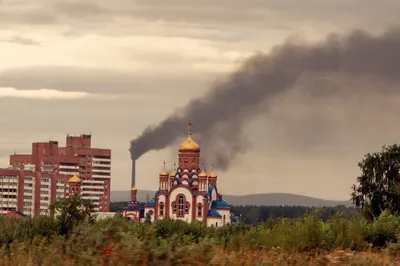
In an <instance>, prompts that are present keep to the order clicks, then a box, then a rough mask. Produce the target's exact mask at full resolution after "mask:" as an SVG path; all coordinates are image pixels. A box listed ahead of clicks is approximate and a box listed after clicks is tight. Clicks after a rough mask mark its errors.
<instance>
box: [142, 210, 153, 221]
mask: <svg viewBox="0 0 400 266" xmlns="http://www.w3.org/2000/svg"><path fill="white" fill-rule="evenodd" d="M152 215H153V211H152V210H150V211H148V212H147V213H146V215H145V218H144V223H146V224H151V216H152Z"/></svg>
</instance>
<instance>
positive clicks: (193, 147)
mask: <svg viewBox="0 0 400 266" xmlns="http://www.w3.org/2000/svg"><path fill="white" fill-rule="evenodd" d="M191 126H192V123H191V122H190V121H189V130H188V137H187V139H186V140H185V141H184V142H182V143H181V145H179V151H192V152H199V151H200V146H199V144H197V143H196V142H195V141H194V140H192V137H191V135H192V134H191Z"/></svg>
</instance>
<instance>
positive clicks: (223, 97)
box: [131, 29, 400, 169]
mask: <svg viewBox="0 0 400 266" xmlns="http://www.w3.org/2000/svg"><path fill="white" fill-rule="evenodd" d="M399 64H400V30H399V29H398V30H390V31H388V32H386V33H385V34H383V35H381V36H371V35H369V34H367V33H365V32H362V31H356V32H353V33H351V34H350V35H349V36H346V37H342V36H337V35H331V36H329V37H328V38H327V39H326V41H324V42H322V43H319V44H316V45H307V44H297V43H292V42H288V43H286V44H284V45H281V46H277V47H276V48H275V49H273V51H272V52H271V53H270V54H268V55H263V54H259V55H256V56H253V57H251V58H249V59H248V60H247V61H246V62H245V63H244V64H243V65H242V66H241V67H240V68H239V69H238V70H237V71H236V72H234V73H232V74H231V75H230V76H229V77H227V78H226V79H225V80H223V81H221V82H219V83H218V84H216V85H215V86H213V88H212V90H210V92H209V93H208V94H206V95H204V97H201V98H198V99H194V100H192V101H191V102H189V103H188V105H187V106H186V107H185V108H184V109H183V110H181V111H180V112H179V113H178V112H177V113H175V114H173V115H172V116H169V117H167V118H166V119H165V120H164V121H162V122H161V123H160V124H159V125H156V126H154V127H149V128H147V129H146V130H145V131H144V132H143V134H142V135H141V136H139V137H138V138H136V139H134V140H132V142H131V156H132V158H133V159H136V158H138V157H140V156H141V155H143V154H144V153H146V152H148V151H150V150H160V149H163V148H165V147H167V146H168V145H170V144H172V143H173V142H174V141H175V139H176V136H177V135H179V134H180V132H181V131H182V128H184V126H185V123H187V121H188V120H189V119H192V120H193V121H194V122H195V127H194V132H195V138H196V140H198V141H199V142H200V143H202V144H203V143H207V144H206V145H207V146H206V151H207V152H206V153H205V154H204V153H203V154H202V155H205V157H207V158H208V160H211V161H213V162H215V163H216V164H217V165H218V167H219V168H222V169H226V168H227V167H228V166H229V163H230V162H232V160H233V159H234V158H235V156H237V155H238V154H241V153H242V152H243V151H246V150H247V148H248V147H249V146H248V141H247V139H246V137H245V136H244V135H243V133H244V128H245V127H246V124H247V123H248V122H249V121H251V120H252V118H254V117H256V116H258V115H260V114H266V115H268V114H269V113H270V109H271V104H272V103H273V102H274V101H275V100H276V99H278V98H279V97H281V96H282V95H285V94H286V93H288V92H291V91H292V89H293V88H296V84H297V83H298V82H299V81H301V78H303V77H304V76H305V75H311V76H318V75H321V76H323V77H327V78H329V77H330V76H333V77H334V76H335V75H345V76H347V77H348V78H352V79H364V80H371V81H373V82H376V84H377V85H378V86H373V87H365V88H363V89H364V90H359V89H357V90H354V91H352V93H354V94H356V95H357V94H359V93H361V95H360V96H362V94H363V93H367V92H368V91H369V90H372V91H373V92H379V93H398V92H399V90H398V88H397V87H396V86H384V87H383V86H379V84H380V83H382V84H385V85H386V84H387V83H392V82H398V81H400V76H399V75H398V73H399V72H398V69H399V68H400V65H399ZM310 85H312V83H308V86H310ZM336 88H341V86H340V84H338V86H336ZM384 89H385V90H384ZM305 92H306V93H307V94H308V95H314V97H321V96H333V95H336V93H339V94H341V93H342V92H343V91H341V90H340V89H336V90H326V91H324V90H323V88H320V87H313V86H310V87H307V90H306V91H305ZM354 94H353V95H354ZM367 94H368V93H367ZM360 99H362V98H360Z"/></svg>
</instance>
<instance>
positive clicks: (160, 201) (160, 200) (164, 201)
mask: <svg viewBox="0 0 400 266" xmlns="http://www.w3.org/2000/svg"><path fill="white" fill-rule="evenodd" d="M161 203H163V204H164V214H163V215H162V216H161V215H160V204H161ZM166 215H167V213H166V198H165V195H159V196H158V219H164V218H165V216H166Z"/></svg>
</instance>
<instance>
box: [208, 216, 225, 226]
mask: <svg viewBox="0 0 400 266" xmlns="http://www.w3.org/2000/svg"><path fill="white" fill-rule="evenodd" d="M207 226H214V227H221V226H222V220H221V218H219V217H208V218H207Z"/></svg>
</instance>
